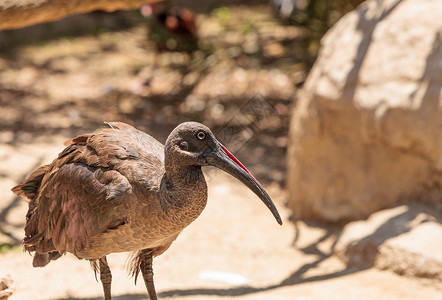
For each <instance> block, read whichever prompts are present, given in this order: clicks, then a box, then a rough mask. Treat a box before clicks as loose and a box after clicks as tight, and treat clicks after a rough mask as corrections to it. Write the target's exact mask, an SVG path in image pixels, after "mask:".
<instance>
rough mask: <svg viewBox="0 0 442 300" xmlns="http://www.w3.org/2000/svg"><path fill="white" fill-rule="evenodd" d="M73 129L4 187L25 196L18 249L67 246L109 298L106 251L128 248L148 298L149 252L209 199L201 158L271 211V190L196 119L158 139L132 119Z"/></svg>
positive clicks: (39, 255)
mask: <svg viewBox="0 0 442 300" xmlns="http://www.w3.org/2000/svg"><path fill="white" fill-rule="evenodd" d="M108 125H109V128H103V129H98V130H96V131H95V132H93V133H91V134H84V135H80V136H78V137H76V138H73V139H72V140H69V141H68V142H67V143H66V146H67V147H66V148H65V149H64V150H63V151H62V152H61V153H60V154H59V155H58V157H57V158H56V159H55V160H54V161H53V162H52V163H51V164H49V165H45V166H42V167H40V168H38V169H37V170H35V171H34V172H32V173H31V174H30V175H29V177H28V178H27V179H26V180H25V181H23V182H22V183H21V184H19V185H18V186H16V187H14V188H13V189H12V191H13V192H14V193H15V194H16V195H19V196H24V197H27V198H28V199H29V210H28V213H27V215H26V226H25V238H24V241H23V244H24V248H25V249H26V250H27V251H29V252H31V253H34V259H33V266H34V267H43V266H45V265H47V264H48V263H49V262H50V261H51V260H54V259H57V258H59V257H60V256H61V255H62V254H64V253H66V252H70V253H72V254H74V255H75V256H77V257H78V258H80V259H87V260H90V261H91V263H92V266H93V268H94V270H95V271H96V272H99V273H100V279H101V281H102V284H103V289H104V294H105V299H111V293H110V284H111V272H110V269H109V267H108V265H107V261H106V255H108V254H110V253H114V252H126V251H135V252H136V253H137V254H136V256H135V259H134V262H133V268H132V274H133V275H135V278H136V276H137V275H138V273H139V271H140V270H141V272H142V274H143V278H144V281H145V284H146V287H147V290H148V293H149V296H150V298H151V299H156V294H155V289H154V285H153V273H152V258H153V257H155V256H158V255H160V254H162V253H163V252H164V251H166V250H167V249H168V248H169V246H170V245H171V244H172V242H173V241H174V240H175V239H176V238H177V236H178V235H179V234H180V232H181V231H182V230H183V229H184V228H185V227H186V226H188V225H189V224H190V223H191V222H192V221H193V220H195V219H196V218H197V217H198V216H199V215H200V213H201V212H202V210H203V209H204V207H205V205H206V201H207V186H206V182H205V180H204V176H203V173H202V171H201V167H202V166H206V165H212V166H216V167H218V168H221V169H222V170H224V171H226V172H228V173H230V174H232V175H233V176H235V177H236V178H238V179H239V180H241V181H242V182H243V183H244V184H246V185H247V186H248V187H249V188H250V189H251V190H252V191H254V192H255V193H256V194H257V195H258V196H259V197H260V198H261V200H262V201H263V202H264V203H265V204H266V205H267V206H268V208H269V209H270V210H271V211H272V213H273V214H274V216H275V218H276V219H277V221H278V223H280V224H281V219H280V217H279V214H278V212H277V210H276V208H275V206H274V205H273V203H272V201H271V199H270V197H269V196H268V195H267V193H266V192H265V190H264V189H263V188H262V186H261V185H260V184H259V183H258V182H257V181H256V179H255V178H254V177H253V176H252V175H251V174H250V172H249V171H248V170H247V169H246V168H245V167H244V166H243V165H242V164H241V163H240V162H239V161H238V160H237V159H236V158H235V157H234V156H233V155H232V154H231V153H230V152H229V151H228V150H227V149H226V148H225V147H224V146H223V145H222V144H221V143H219V142H218V141H217V140H216V138H215V136H214V135H213V134H212V132H211V131H210V130H209V129H208V128H207V127H206V126H204V125H202V124H199V123H196V122H187V123H183V124H181V125H179V126H178V127H177V128H175V129H174V130H173V131H172V132H171V134H170V135H169V137H168V139H167V141H166V144H165V147H164V146H163V145H162V144H161V143H159V142H158V141H157V140H155V139H154V138H153V137H151V136H149V135H147V134H146V133H143V132H141V131H139V130H137V129H135V128H133V127H132V126H130V125H127V124H124V123H119V122H113V123H108Z"/></svg>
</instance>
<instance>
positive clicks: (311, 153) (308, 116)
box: [287, 0, 442, 222]
mask: <svg viewBox="0 0 442 300" xmlns="http://www.w3.org/2000/svg"><path fill="white" fill-rule="evenodd" d="M440 11H442V2H440V1H432V0H425V1H421V0H404V1H397V0H396V1H392V0H389V1H374V0H373V1H367V2H365V3H363V4H362V5H361V6H359V7H358V8H357V9H356V10H355V11H353V12H351V13H349V14H347V15H346V16H344V17H343V18H342V19H341V20H340V21H339V22H338V23H337V24H336V25H335V26H334V27H333V28H332V29H331V30H330V31H329V32H328V33H327V34H326V36H325V37H324V38H323V40H322V42H321V44H322V45H321V50H320V53H319V57H318V59H317V61H316V63H315V65H314V67H313V69H312V71H311V72H310V74H309V76H308V78H307V81H306V84H305V86H304V89H303V91H302V93H301V94H300V95H299V99H298V103H297V105H296V107H295V110H294V114H293V119H292V122H291V128H290V134H289V135H290V137H289V138H290V145H289V155H288V160H289V171H288V180H287V181H288V189H289V191H290V193H289V194H290V198H289V205H290V207H291V208H292V209H293V212H294V214H295V216H296V217H297V218H303V219H312V218H313V219H318V220H322V221H328V222H345V221H349V220H357V219H361V218H366V217H368V216H369V215H370V214H371V213H373V212H375V211H377V210H380V209H383V208H387V207H392V206H394V205H395V204H397V203H398V202H401V201H404V200H416V201H423V202H428V203H432V205H434V207H435V209H438V210H440V209H441V207H442V202H441V200H440V199H441V188H440V187H441V185H442V176H441V174H442V163H441V162H442V131H441V130H440V128H441V126H442V110H441V108H440V105H441V101H442V96H441V82H442V77H441V76H442V64H441V61H442V43H441V32H442V18H440V13H439V12H440Z"/></svg>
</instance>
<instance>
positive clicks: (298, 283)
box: [0, 137, 442, 300]
mask: <svg viewBox="0 0 442 300" xmlns="http://www.w3.org/2000/svg"><path fill="white" fill-rule="evenodd" d="M61 140H62V138H61V137H60V139H57V138H55V139H54V142H53V143H49V144H48V143H45V144H37V145H27V146H23V147H18V149H16V151H13V152H12V151H8V150H11V149H8V148H7V146H5V145H2V147H0V149H1V152H0V154H1V155H2V159H3V161H4V163H3V164H2V166H1V168H0V172H1V173H3V174H4V173H5V172H7V173H8V174H10V175H8V176H7V177H6V178H5V177H3V178H2V181H1V186H0V187H1V190H0V191H1V196H2V202H1V204H2V206H1V208H2V209H5V208H7V209H8V214H7V216H6V217H7V219H6V220H1V221H2V224H3V229H4V230H8V231H9V232H12V233H13V234H14V236H16V237H17V238H20V237H21V236H20V235H21V232H22V226H23V219H24V215H25V212H26V204H25V203H24V202H23V201H20V200H18V201H17V199H15V198H14V197H13V196H12V195H11V194H10V193H9V192H8V189H9V187H10V186H12V185H13V184H14V182H15V181H16V180H18V179H19V178H21V177H22V176H23V175H24V174H26V172H28V171H29V169H30V168H29V166H31V167H32V168H33V167H34V166H35V165H36V164H39V163H42V162H43V163H44V162H48V161H50V158H51V157H53V155H55V153H57V152H58V151H59V150H60V149H61V147H60V146H59V145H60V144H59V142H60V141H61ZM5 147H6V148H5ZM36 149H38V150H36ZM6 153H7V154H6ZM206 178H207V181H208V183H209V202H208V205H207V207H206V209H205V211H204V212H203V213H202V215H201V216H200V217H199V218H198V219H197V220H196V221H195V222H194V223H193V224H191V225H190V226H189V227H188V228H187V229H185V230H184V231H183V233H182V234H181V236H180V237H179V238H178V239H177V241H176V242H175V243H174V245H172V247H171V248H170V249H169V250H168V251H167V252H166V253H165V254H164V255H162V256H160V257H158V258H156V259H155V260H154V272H155V283H156V287H157V291H158V294H159V297H160V298H161V299H230V298H237V299H281V300H284V299H291V300H292V299H298V300H307V299H376V300H379V299H441V295H442V288H441V287H440V286H439V287H438V286H432V285H431V284H430V283H429V282H425V281H422V280H417V279H411V278H405V277H401V276H399V275H396V274H394V273H391V272H389V271H379V270H376V269H365V270H364V269H354V268H347V267H346V266H345V265H344V264H343V263H342V262H340V261H339V260H338V259H337V258H335V257H334V256H332V255H331V250H330V249H331V247H332V245H333V241H334V238H335V236H334V235H333V230H332V229H327V228H320V227H313V226H307V225H306V224H305V223H301V222H297V223H296V226H295V223H293V222H292V221H290V220H289V217H290V212H289V211H288V210H287V209H286V208H285V206H284V199H285V197H284V191H283V190H281V189H280V188H279V187H278V186H277V185H271V186H267V187H266V188H267V189H268V191H269V194H270V195H271V196H272V198H273V199H274V201H275V203H276V205H277V207H278V208H279V210H280V212H281V214H282V217H283V219H284V225H283V226H279V225H278V224H277V223H276V222H275V220H274V219H273V217H272V215H271V214H270V212H269V211H268V210H267V209H266V207H265V206H264V205H263V204H262V203H260V200H259V199H258V198H257V197H256V196H255V195H254V194H253V193H252V192H250V191H249V190H248V189H247V188H245V187H244V186H242V185H241V184H240V183H239V182H238V181H236V180H235V179H233V178H232V177H230V176H228V175H226V174H224V173H222V172H221V171H217V170H215V169H209V170H207V172H206ZM3 211H4V210H3ZM6 224H8V225H6ZM8 226H9V227H8ZM31 260H32V257H31V256H30V255H28V254H26V253H22V252H21V251H20V250H11V251H8V252H6V253H3V254H0V274H4V273H9V274H11V275H12V277H13V279H14V281H15V285H16V292H15V294H14V295H13V296H12V297H11V299H12V300H19V299H102V290H101V284H100V283H99V282H96V281H95V279H94V275H93V272H92V270H91V268H90V266H89V263H88V262H87V261H84V260H78V259H77V258H75V257H73V256H71V255H66V256H65V257H63V258H61V259H59V260H57V261H54V262H51V263H50V264H49V265H48V266H47V267H45V268H41V269H35V268H33V267H32V265H31ZM109 263H110V266H111V269H112V272H113V286H112V292H113V295H114V299H119V300H123V299H128V300H131V299H132V300H134V299H146V298H147V296H146V292H145V287H144V284H143V282H142V281H139V282H138V284H137V285H134V282H133V278H129V277H128V276H127V254H114V255H111V256H110V257H109ZM207 271H217V272H224V273H228V274H227V275H226V276H227V280H231V279H234V278H235V277H234V275H232V274H235V275H241V276H242V277H243V278H242V279H243V280H244V278H245V279H246V280H247V282H246V283H244V282H243V283H239V284H237V283H235V282H225V280H224V281H223V279H222V278H221V279H219V278H218V279H217V278H211V277H209V278H208V277H207V276H204V275H205V274H206V275H207ZM229 274H230V275H229ZM224 275H225V274H224Z"/></svg>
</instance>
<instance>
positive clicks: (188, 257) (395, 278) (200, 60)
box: [0, 7, 442, 300]
mask: <svg viewBox="0 0 442 300" xmlns="http://www.w3.org/2000/svg"><path fill="white" fill-rule="evenodd" d="M198 24H199V25H200V33H199V36H200V44H199V50H196V51H194V52H191V53H189V52H177V51H167V52H164V51H157V47H156V46H155V45H154V44H153V43H152V41H150V40H149V39H148V38H147V37H148V36H149V35H150V31H149V29H148V27H147V24H146V21H145V20H144V19H142V18H141V17H140V16H139V14H137V13H136V12H127V13H119V14H116V15H108V14H104V13H94V14H89V15H86V16H76V17H71V18H68V19H66V20H63V21H61V22H56V23H51V24H44V25H39V26H34V27H31V28H27V29H22V30H16V31H7V32H0V115H1V117H0V161H1V164H0V275H1V274H5V273H9V274H11V275H12V277H13V279H14V281H15V288H16V292H15V294H14V295H13V296H12V297H11V299H13V300H14V299H16V300H20V299H102V290H101V284H100V283H99V282H96V281H95V278H94V275H93V272H92V270H91V268H90V266H89V263H88V262H87V261H79V260H77V259H76V258H75V257H73V256H71V255H66V256H65V257H63V258H61V259H59V260H57V261H54V262H51V263H50V264H49V265H48V266H47V267H45V268H42V269H34V268H32V264H31V261H32V258H31V256H30V255H28V254H26V253H23V252H22V251H21V248H20V246H19V245H20V240H21V239H22V234H23V225H24V216H25V214H26V203H25V202H24V201H22V200H21V199H19V198H16V197H14V196H13V195H12V193H11V192H10V189H11V187H12V186H14V185H15V184H16V183H17V182H18V181H20V180H22V179H23V178H24V177H25V176H26V174H28V173H29V172H30V171H31V170H33V169H35V168H36V167H38V166H39V165H41V164H44V163H48V162H50V161H51V160H52V159H53V158H54V157H55V155H57V153H58V152H60V151H61V150H62V143H63V141H64V140H66V139H68V138H71V137H73V136H75V135H76V134H79V133H83V132H86V131H90V130H93V129H94V128H96V127H98V126H102V123H103V121H113V120H119V121H124V122H128V123H131V124H133V125H135V126H136V127H138V128H140V129H142V130H145V131H147V132H149V133H151V134H152V135H154V136H155V137H156V138H158V139H159V140H160V141H161V142H164V140H165V138H166V137H167V134H168V132H170V130H171V129H172V128H173V127H174V126H176V125H177V124H178V123H180V122H182V121H185V120H196V121H201V122H203V123H205V124H207V125H208V126H209V127H211V128H212V129H213V130H214V132H217V133H218V135H221V137H220V138H221V139H223V138H224V142H225V143H226V144H227V145H228V147H229V148H230V149H233V151H234V152H235V154H237V155H238V156H239V158H240V159H241V160H242V161H243V162H244V163H245V164H246V165H247V166H248V167H250V169H251V171H252V173H254V174H256V177H257V178H258V179H259V180H260V181H262V182H263V183H264V185H265V187H266V189H267V190H268V192H269V194H270V196H271V197H272V198H273V200H274V201H275V203H276V205H277V207H278V209H279V210H280V213H281V215H282V217H283V219H284V225H283V226H279V225H278V224H277V223H276V222H275V220H274V219H273V217H272V215H271V214H270V212H269V211H268V210H267V209H266V207H265V206H264V205H263V204H262V203H260V200H259V199H258V198H257V197H256V196H255V195H254V194H253V193H252V192H250V191H248V190H247V188H245V187H244V186H242V185H241V184H240V183H239V182H237V181H236V180H234V179H233V178H231V177H230V176H228V175H226V174H224V173H222V172H221V171H217V170H214V169H208V170H206V171H207V172H206V179H207V181H208V184H209V202H208V205H207V208H206V209H205V211H204V212H203V214H202V215H201V216H200V217H199V218H198V219H197V220H196V221H195V222H194V223H193V224H191V226H189V227H188V228H187V229H186V230H184V232H183V233H182V234H181V236H180V237H179V238H178V239H177V241H176V242H175V243H174V244H173V245H172V247H171V248H170V249H169V250H168V251H167V252H166V253H165V254H164V255H162V256H160V257H158V258H156V259H155V260H154V272H155V283H156V287H157V291H158V294H159V297H160V298H161V299H230V298H235V299H282V300H284V299H291V300H292V299H295V300H307V299H344V300H345V299H376V300H378V299H405V300H406V299H441V294H442V287H441V286H435V285H434V283H430V282H427V281H425V280H418V279H412V278H406V277H401V276H399V275H396V274H394V273H391V272H389V271H380V270H376V269H357V268H348V267H347V266H346V265H344V264H343V263H342V262H341V261H339V260H338V259H337V258H336V257H334V256H333V255H332V247H333V245H334V242H335V238H336V235H335V232H336V230H337V229H336V228H333V227H326V226H325V227H324V226H319V225H315V224H306V223H303V222H294V221H293V220H291V218H290V212H289V210H288V209H287V208H286V207H285V199H286V197H285V189H284V186H285V168H286V164H285V153H286V145H287V130H288V124H289V118H290V111H291V107H292V105H294V103H293V101H294V100H293V99H294V94H295V92H296V89H297V86H298V85H300V84H302V81H303V80H304V78H305V72H306V71H305V69H306V65H305V63H304V59H303V56H302V55H303V51H302V49H300V48H299V47H298V46H297V45H299V44H300V43H301V41H302V30H300V29H299V28H296V27H293V26H283V25H281V24H279V23H278V22H276V21H275V20H274V19H273V18H272V17H271V16H270V14H269V12H268V9H267V8H266V7H257V8H256V7H255V8H241V7H240V8H233V9H221V10H217V11H215V12H213V13H211V14H206V15H201V16H199V17H198ZM251 99H252V100H253V101H251ZM255 100H256V101H257V102H256V101H255ZM254 101H255V102H254ZM256 103H258V104H260V105H261V106H262V105H264V106H265V107H266V108H267V110H266V112H267V114H266V115H265V119H259V118H255V119H253V120H251V119H250V118H249V116H248V115H247V113H245V111H246V110H247V108H250V105H252V106H253V105H255V104H256ZM254 107H255V106H253V107H252V108H254ZM226 124H230V125H229V126H230V127H233V129H240V130H239V131H235V132H236V133H237V135H239V136H240V138H239V139H237V140H235V139H233V140H232V139H230V140H229V139H228V135H226V134H225V133H226V132H225V130H226V129H225V128H229V129H231V128H230V127H228V126H227V127H226ZM232 124H233V125H232ZM223 130H224V131H223ZM238 141H240V143H238ZM126 262H127V255H126V254H115V255H111V256H110V257H109V263H110V266H111V269H112V272H113V286H112V291H113V295H114V299H117V300H118V299H120V300H123V299H128V300H130V299H146V298H147V296H146V293H145V288H144V284H143V283H142V282H141V281H139V282H138V284H137V285H134V283H133V279H132V278H128V276H127V270H126V269H127V268H126ZM213 271H215V272H224V273H214V272H213ZM235 275H236V276H235ZM238 275H240V276H241V277H239V279H238ZM235 279H237V280H236V281H235ZM238 280H239V281H240V282H238Z"/></svg>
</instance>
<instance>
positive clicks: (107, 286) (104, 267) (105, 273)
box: [99, 256, 112, 300]
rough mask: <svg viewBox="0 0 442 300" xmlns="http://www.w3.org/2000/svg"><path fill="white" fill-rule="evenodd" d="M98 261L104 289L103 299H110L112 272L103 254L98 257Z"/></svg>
mask: <svg viewBox="0 0 442 300" xmlns="http://www.w3.org/2000/svg"><path fill="white" fill-rule="evenodd" d="M99 261H100V280H101V283H102V284H103V291H104V300H111V299H112V296H111V282H112V274H111V270H110V268H109V265H108V264H107V260H106V256H103V257H102V258H100V259H99Z"/></svg>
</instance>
